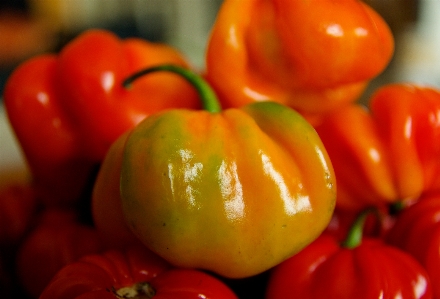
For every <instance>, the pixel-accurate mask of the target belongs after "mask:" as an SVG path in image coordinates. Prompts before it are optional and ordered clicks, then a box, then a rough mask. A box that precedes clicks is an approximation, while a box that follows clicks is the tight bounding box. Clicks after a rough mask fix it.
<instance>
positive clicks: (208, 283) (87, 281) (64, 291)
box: [39, 248, 237, 299]
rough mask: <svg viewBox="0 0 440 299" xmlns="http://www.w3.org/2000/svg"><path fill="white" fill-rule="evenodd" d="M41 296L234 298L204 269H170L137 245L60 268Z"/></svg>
mask: <svg viewBox="0 0 440 299" xmlns="http://www.w3.org/2000/svg"><path fill="white" fill-rule="evenodd" d="M39 298H40V299H75V298H78V299H80V298H81V299H96V298H99V299H115V298H155V299H166V298H206V299H237V296H236V295H235V294H234V293H233V292H232V291H231V290H230V289H229V288H228V287H227V286H226V285H225V284H224V283H223V282H221V281H220V280H218V279H217V278H215V277H214V276H211V275H210V274H207V273H205V272H201V271H197V270H190V269H175V268H171V267H170V265H168V264H167V263H166V262H164V261H163V260H161V259H160V258H158V257H157V256H155V255H153V254H151V253H150V252H148V251H147V250H142V249H140V248H132V249H127V250H125V251H118V250H109V251H106V252H104V253H102V254H95V255H88V256H85V257H82V258H81V259H79V260H78V261H77V262H74V263H71V264H69V265H67V266H65V267H64V268H62V269H61V270H60V271H59V272H58V273H57V274H56V275H55V277H54V278H53V279H52V281H51V282H50V283H49V284H48V285H47V287H46V288H45V290H44V291H43V293H42V295H41V296H40V297H39Z"/></svg>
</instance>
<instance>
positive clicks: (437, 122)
mask: <svg viewBox="0 0 440 299" xmlns="http://www.w3.org/2000/svg"><path fill="white" fill-rule="evenodd" d="M316 130H317V131H318V133H319V135H320V137H321V139H322V141H323V143H324V145H325V146H326V149H327V151H328V153H329V156H330V159H331V161H332V163H333V167H334V169H335V173H336V178H337V181H338V191H337V192H338V199H337V205H338V206H339V207H341V208H345V209H355V210H356V209H362V208H364V207H366V206H371V205H375V206H379V205H388V204H393V203H396V202H399V204H405V203H410V202H412V201H416V200H417V199H418V197H419V196H420V195H421V194H423V193H425V192H428V191H434V190H439V188H440V91H439V90H437V89H435V88H431V87H423V86H417V85H415V84H397V83H396V84H389V85H385V86H382V87H381V88H379V89H378V90H377V91H376V92H375V93H374V94H373V95H372V97H371V99H370V102H369V107H368V108H366V107H364V106H362V105H355V104H353V105H352V106H349V107H346V108H343V109H341V110H339V111H337V112H335V113H333V114H331V115H329V116H327V117H326V118H325V119H324V120H323V122H322V123H321V124H320V125H319V126H317V127H316Z"/></svg>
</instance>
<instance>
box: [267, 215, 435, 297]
mask: <svg viewBox="0 0 440 299" xmlns="http://www.w3.org/2000/svg"><path fill="white" fill-rule="evenodd" d="M368 214H369V212H367V211H365V212H362V214H361V215H360V216H359V217H358V218H357V219H356V221H355V222H354V223H353V225H352V227H351V230H350V231H349V233H348V234H347V236H346V239H345V240H344V241H343V242H342V243H341V242H340V240H338V239H336V238H335V237H333V236H331V235H329V234H326V233H324V234H322V235H321V236H320V237H319V238H318V239H316V240H315V241H314V242H313V243H312V244H310V245H309V246H307V247H306V248H305V249H304V250H302V251H301V252H300V253H298V254H297V255H295V256H293V257H291V258H290V259H288V260H286V261H284V262H283V263H281V264H280V265H277V266H276V267H274V268H273V269H272V271H271V273H270V277H269V281H268V285H267V289H266V290H267V293H266V299H278V298H283V299H293V298H302V299H309V298H310V299H312V298H328V299H348V298H350V299H352V298H357V299H363V298H365V299H370V298H402V299H413V298H418V299H421V298H425V299H428V298H429V299H430V298H434V297H433V295H432V284H433V283H432V281H431V280H430V277H429V276H428V274H427V272H426V271H425V269H424V268H423V267H422V266H421V265H420V263H419V262H417V260H416V259H415V258H413V257H412V256H411V255H409V254H408V253H406V252H404V251H403V250H400V249H399V248H397V247H394V246H391V245H388V244H386V243H385V242H383V240H382V239H378V238H371V237H365V236H363V225H364V221H365V217H366V215H368Z"/></svg>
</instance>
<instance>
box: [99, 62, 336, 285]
mask: <svg viewBox="0 0 440 299" xmlns="http://www.w3.org/2000/svg"><path fill="white" fill-rule="evenodd" d="M155 70H168V71H172V72H175V73H178V74H180V75H183V76H185V77H186V78H187V79H188V80H189V81H190V83H192V84H193V85H194V86H195V87H196V88H197V89H199V93H200V96H201V100H202V102H203V104H204V107H205V109H206V110H187V109H175V110H169V111H165V112H161V113H158V114H154V115H151V116H149V117H148V118H146V119H145V120H144V121H142V122H141V123H140V124H139V125H138V126H136V127H135V128H134V129H132V130H131V131H130V132H129V133H128V134H127V135H124V136H123V137H121V138H124V139H125V140H124V141H123V142H122V143H121V141H119V145H118V146H119V152H120V159H122V163H121V165H120V166H121V167H120V172H118V174H117V175H120V178H119V181H120V194H121V206H122V212H123V215H124V217H125V223H126V224H127V226H128V227H129V228H130V229H131V231H132V232H133V233H134V234H135V235H136V236H137V237H138V238H139V239H140V240H141V241H142V242H143V243H144V244H145V245H146V246H147V247H148V248H149V249H151V250H152V251H154V252H156V253H157V254H158V255H160V256H162V257H163V258H164V259H166V260H167V261H169V262H171V263H172V264H174V265H177V266H182V267H190V268H201V269H206V270H209V271H212V272H215V273H217V274H219V275H222V276H225V277H230V278H243V277H248V276H252V275H256V274H258V273H261V272H263V271H265V270H268V269H269V268H271V267H273V266H275V265H277V264H278V263H280V262H281V261H283V260H285V259H287V258H289V257H290V256H292V255H294V254H295V253H297V252H298V251H300V250H301V249H303V248H304V247H305V246H306V245H308V244H309V243H311V242H312V241H313V240H314V239H316V238H317V236H318V235H319V234H320V233H321V232H322V231H323V230H324V229H325V227H326V226H327V224H328V223H329V221H330V218H331V216H332V213H333V209H334V205H335V194H336V182H335V176H334V172H333V167H332V165H331V162H330V160H329V158H328V156H327V152H326V150H325V148H324V146H323V144H322V143H321V140H320V138H319V136H318V135H317V133H316V132H315V130H314V129H313V127H312V126H311V125H310V124H309V123H308V122H307V121H306V120H304V118H303V117H302V116H300V115H299V114H298V113H297V112H295V111H294V110H292V109H290V108H287V107H286V106H284V105H282V104H278V103H275V102H261V103H253V104H250V105H247V106H244V107H241V108H231V109H226V110H221V108H220V106H219V105H218V101H217V99H216V97H215V94H214V93H213V92H212V90H210V88H209V86H208V85H207V84H206V83H205V82H204V81H203V80H202V79H201V78H200V77H198V76H196V75H194V74H193V73H190V72H189V71H188V70H184V69H181V68H176V67H173V66H159V67H158V68H156V69H155ZM150 71H151V70H150ZM106 169H108V166H106Z"/></svg>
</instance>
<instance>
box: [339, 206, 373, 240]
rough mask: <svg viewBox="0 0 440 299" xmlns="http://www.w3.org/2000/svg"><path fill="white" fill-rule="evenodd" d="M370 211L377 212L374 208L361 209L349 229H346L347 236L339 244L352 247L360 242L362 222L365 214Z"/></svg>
mask: <svg viewBox="0 0 440 299" xmlns="http://www.w3.org/2000/svg"><path fill="white" fill-rule="evenodd" d="M370 213H375V214H376V213H377V210H376V209H375V208H368V209H366V210H364V211H362V212H361V213H360V214H359V216H358V217H357V218H356V220H355V221H354V223H353V224H352V226H351V227H350V230H349V231H348V234H347V237H346V238H345V240H344V241H343V242H342V244H341V246H342V247H344V248H348V249H353V248H355V247H357V246H359V245H360V244H361V243H362V237H363V233H364V224H365V220H366V219H367V216H368V215H369V214H370Z"/></svg>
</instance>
